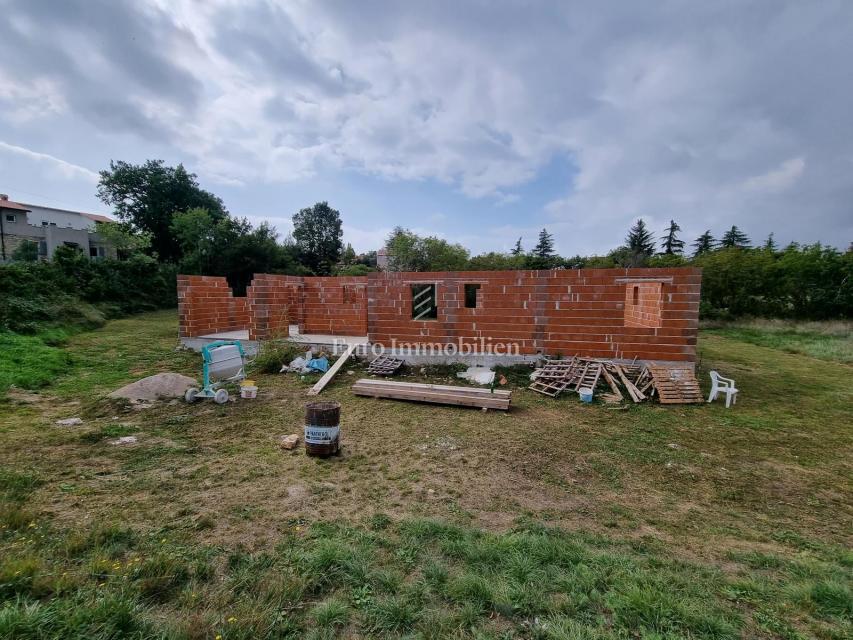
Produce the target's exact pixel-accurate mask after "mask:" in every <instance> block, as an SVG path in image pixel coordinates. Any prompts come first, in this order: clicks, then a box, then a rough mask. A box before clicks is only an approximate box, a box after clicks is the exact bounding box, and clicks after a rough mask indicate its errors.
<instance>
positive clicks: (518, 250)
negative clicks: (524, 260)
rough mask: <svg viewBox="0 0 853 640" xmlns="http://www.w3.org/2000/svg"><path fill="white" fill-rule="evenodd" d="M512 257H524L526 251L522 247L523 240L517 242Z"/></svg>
mask: <svg viewBox="0 0 853 640" xmlns="http://www.w3.org/2000/svg"><path fill="white" fill-rule="evenodd" d="M512 255H514V256H523V255H524V249H523V248H522V247H521V238H519V239H518V240H516V241H515V246H514V247H513V249H512Z"/></svg>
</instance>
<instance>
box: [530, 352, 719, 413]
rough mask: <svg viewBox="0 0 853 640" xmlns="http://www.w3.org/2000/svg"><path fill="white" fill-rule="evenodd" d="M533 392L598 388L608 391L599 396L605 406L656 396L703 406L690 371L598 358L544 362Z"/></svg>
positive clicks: (664, 401) (534, 379) (535, 377)
mask: <svg viewBox="0 0 853 640" xmlns="http://www.w3.org/2000/svg"><path fill="white" fill-rule="evenodd" d="M531 379H532V383H531V384H530V386H529V387H528V388H529V389H530V390H532V391H536V392H537V393H541V394H544V395H547V396H551V397H552V398H556V397H557V396H559V395H560V394H561V393H563V392H564V391H566V390H567V389H568V390H570V391H576V392H578V393H580V392H581V390H584V389H592V390H593V392H595V390H596V387H598V386H599V385H600V384H602V383H603V384H606V385H607V387H609V392H608V393H602V394H600V397H601V399H602V400H603V401H604V402H606V403H608V404H616V403H619V402H622V401H624V400H625V396H626V395H627V396H628V398H630V399H631V401H632V402H643V401H644V400H648V399H650V398H652V396H654V395H655V394H657V395H658V398H659V400H660V402H661V403H662V404H686V403H695V402H702V395H701V392H700V390H699V383H698V382H697V380H696V377H695V375H694V373H693V369H692V367H688V366H683V365H682V366H677V365H660V364H650V365H644V364H637V363H636V362H632V363H630V364H625V363H619V362H614V361H612V360H604V359H599V358H580V357H578V356H575V357H573V358H571V359H568V360H546V361H545V363H544V365H543V366H542V367H540V368H539V369H537V370H536V371H534V372H533V375H531Z"/></svg>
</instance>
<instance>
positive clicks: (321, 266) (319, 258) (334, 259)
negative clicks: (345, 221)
mask: <svg viewBox="0 0 853 640" xmlns="http://www.w3.org/2000/svg"><path fill="white" fill-rule="evenodd" d="M341 225H342V223H341V214H340V212H338V211H337V210H335V209H332V208H331V207H330V206H329V203H328V202H325V201H324V202H318V203H317V204H315V205H314V206H313V207H307V208H305V209H300V210H299V212H298V213H297V214H296V215H294V216H293V239H294V241H295V242H296V247H297V248H298V249H299V255H300V260H301V261H302V263H303V264H304V265H305V266H307V267H308V268H309V269H311V270H312V271H313V272H314V273H316V274H317V275H329V274H330V273H331V272H332V266H333V265H335V264H337V263H338V261H339V260H340V259H341V251H342V249H343V242H342V240H341V238H343V235H344V232H343V229H342V228H341Z"/></svg>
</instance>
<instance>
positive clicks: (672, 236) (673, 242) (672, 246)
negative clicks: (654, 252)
mask: <svg viewBox="0 0 853 640" xmlns="http://www.w3.org/2000/svg"><path fill="white" fill-rule="evenodd" d="M679 231H681V227H679V226H678V224H676V222H675V220H670V221H669V227H668V228H667V229H666V230H665V233H666V237H665V238H664V239H663V243H661V246H662V247H663V252H664V253H665V254H666V255H669V256H671V255H674V254H681V253H683V252H684V241H683V240H679V239H678V236H677V235H676V233H678V232H679Z"/></svg>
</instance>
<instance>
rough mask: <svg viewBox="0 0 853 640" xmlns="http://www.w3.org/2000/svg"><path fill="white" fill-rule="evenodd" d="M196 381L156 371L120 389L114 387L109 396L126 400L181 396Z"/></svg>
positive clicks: (175, 374)
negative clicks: (156, 372)
mask: <svg viewBox="0 0 853 640" xmlns="http://www.w3.org/2000/svg"><path fill="white" fill-rule="evenodd" d="M197 386H198V383H197V382H196V381H195V380H193V379H192V378H188V377H187V376H182V375H181V374H179V373H158V374H157V375H154V376H148V377H147V378H142V380H137V381H136V382H132V383H130V384H128V385H125V386H123V387H122V388H121V389H116V390H115V391H113V392H112V393H111V394H110V396H109V397H110V398H127V399H128V400H156V399H157V398H181V397H183V395H184V392H186V390H187V389H189V388H190V387H197Z"/></svg>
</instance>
